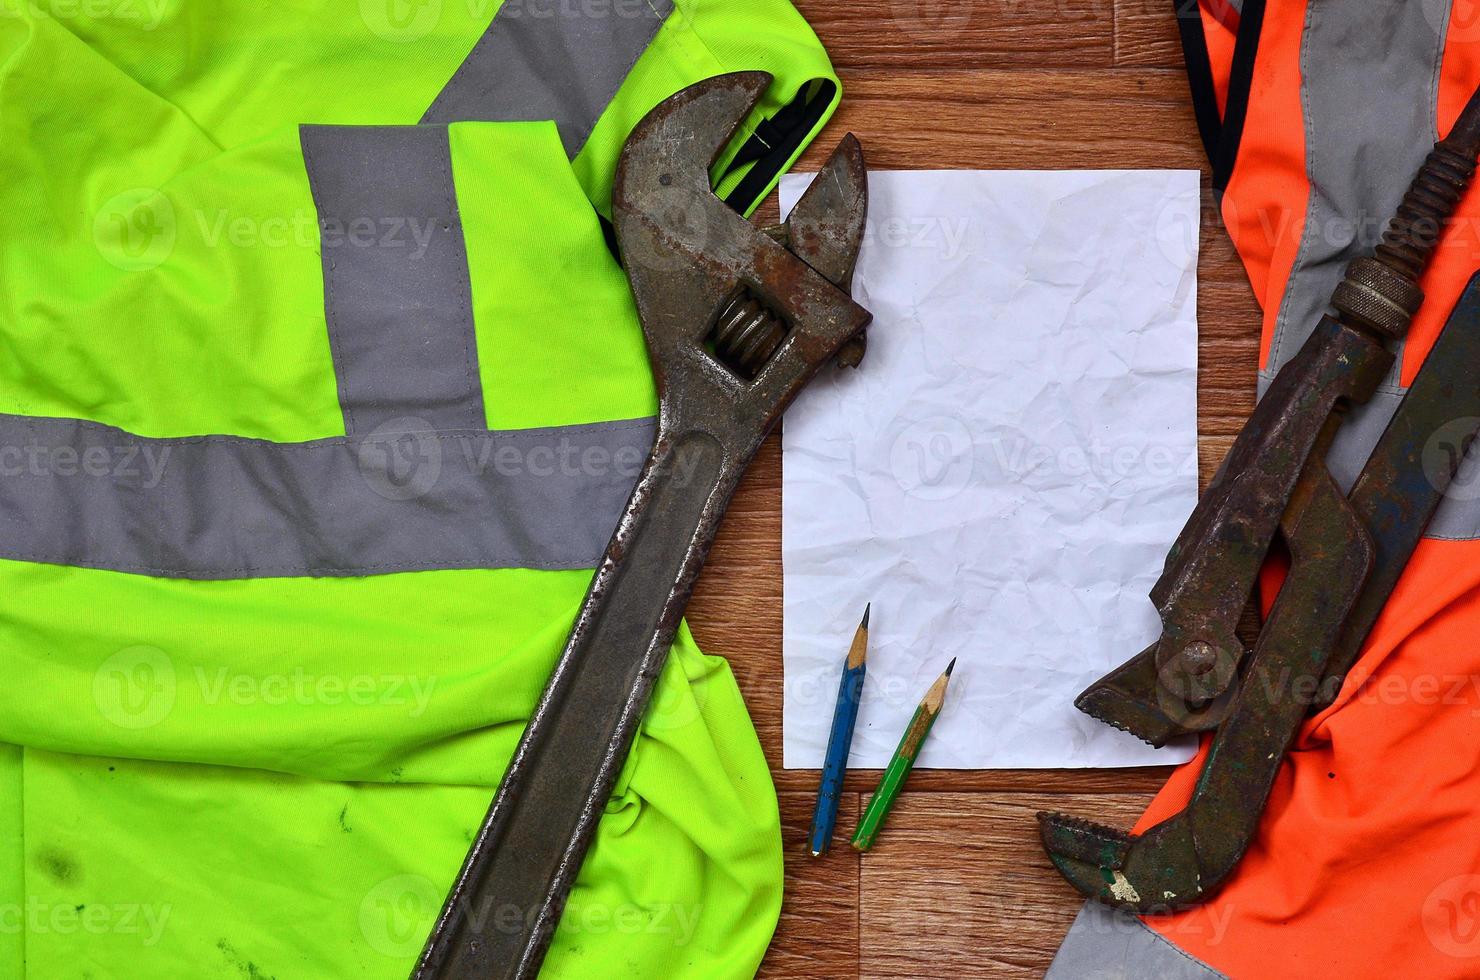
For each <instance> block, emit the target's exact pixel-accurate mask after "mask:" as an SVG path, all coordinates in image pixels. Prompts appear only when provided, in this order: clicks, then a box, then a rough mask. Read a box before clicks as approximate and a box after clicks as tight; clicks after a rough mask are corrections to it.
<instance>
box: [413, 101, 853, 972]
mask: <svg viewBox="0 0 1480 980" xmlns="http://www.w3.org/2000/svg"><path fill="white" fill-rule="evenodd" d="M770 83H771V76H770V75H767V74H765V73H762V72H744V73H739V74H732V75H721V76H718V77H716V78H712V79H709V80H708V81H705V82H701V83H699V84H697V85H694V86H691V87H690V88H687V89H684V90H683V91H681V92H679V93H678V94H677V95H674V96H673V97H672V98H670V99H668V100H666V101H665V102H663V103H662V104H660V105H659V106H658V107H657V108H655V109H654V110H653V111H652V112H651V113H649V114H648V116H647V117H646V118H645V119H643V121H642V122H641V123H639V124H638V126H637V128H636V129H634V130H633V132H632V135H631V137H630V138H629V139H628V141H627V145H626V147H625V149H624V150H623V152H622V156H621V161H620V163H619V164H618V168H617V175H616V181H615V184H614V187H613V195H612V219H613V224H614V225H615V227H616V233H617V241H618V244H619V246H620V250H621V254H622V260H623V264H624V265H625V266H626V269H627V275H628V279H629V280H630V282H631V286H632V292H633V296H634V298H635V299H636V303H637V311H638V316H639V319H640V320H641V322H642V330H643V335H644V338H645V340H646V342H647V348H648V354H649V359H650V361H651V363H652V369H653V374H654V378H655V380H656V382H657V389H658V395H659V411H658V434H657V439H656V442H655V444H654V447H653V451H652V454H651V456H650V457H649V458H648V462H647V465H646V467H645V468H644V470H643V472H642V475H641V477H640V478H639V479H638V482H637V486H636V488H635V489H634V490H633V493H632V497H631V499H630V500H629V501H628V504H627V508H626V510H625V512H624V513H623V515H622V518H621V520H620V522H619V524H618V526H617V529H616V533H615V535H614V536H613V538H612V541H611V544H610V545H609V546H608V548H607V553H606V555H605V557H604V558H603V559H602V562H601V565H600V567H599V568H598V569H597V570H596V574H595V576H594V578H593V579H592V583H591V586H590V591H589V592H588V593H587V595H586V599H585V602H584V604H583V605H582V607H581V610H580V613H579V614H578V616H577V618H576V621H575V625H574V627H573V628H572V630H571V633H570V637H569V639H568V640H567V641H566V646H565V649H564V651H563V652H562V653H561V655H560V659H559V660H558V662H557V663H556V666H555V670H554V672H553V673H552V674H551V677H550V680H549V682H548V683H547V685H546V687H545V691H544V693H543V695H541V698H540V701H539V704H538V705H537V707H536V709H535V712H534V715H533V717H532V718H531V719H530V722H529V725H528V726H527V728H526V729H525V732H524V736H523V738H522V739H521V741H520V743H519V747H518V748H517V750H516V751H515V754H514V757H513V760H512V761H511V762H510V764H509V767H508V769H507V770H506V772H505V774H504V778H503V781H502V783H501V784H500V786H499V789H498V792H497V794H496V796H495V798H494V802H493V806H492V808H491V809H490V810H489V813H488V816H487V817H486V819H485V820H484V823H483V825H482V827H481V828H480V829H479V831H478V833H477V836H476V837H475V838H474V841H473V844H472V848H471V850H470V851H469V854H468V857H467V860H466V862H465V863H464V865H463V868H462V870H461V872H460V873H459V874H458V877H457V879H456V881H455V882H454V884H453V886H452V889H451V891H450V893H449V895H448V897H447V901H446V904H445V905H444V907H443V910H442V913H441V916H440V917H439V919H438V921H437V924H436V926H435V927H434V929H433V931H432V934H431V937H430V939H429V940H428V943H427V946H426V948H425V950H424V952H423V954H422V957H421V960H420V961H419V963H418V965H417V967H416V970H415V972H414V973H413V977H414V978H416V980H431V978H457V980H474V978H477V980H490V978H532V977H534V976H536V975H537V974H538V972H539V969H540V965H541V963H542V962H543V960H544V957H545V952H546V950H547V949H548V947H549V943H550V939H551V937H552V936H553V934H554V932H555V928H556V926H557V925H558V924H559V921H560V916H561V912H562V910H563V909H564V906H565V901H566V897H567V896H568V895H569V893H570V889H571V887H572V886H573V885H574V883H575V879H576V875H577V873H578V872H579V871H580V868H581V864H582V861H583V860H584V857H585V854H586V851H587V849H588V848H589V847H590V845H591V843H592V840H593V837H594V836H595V833H596V827H597V823H598V821H599V819H600V817H601V814H602V813H603V812H604V810H605V808H606V805H607V802H608V801H609V800H610V798H611V794H612V790H613V787H614V786H615V785H616V782H617V778H618V776H619V774H620V773H621V771H622V769H623V767H624V765H625V763H626V759H627V755H628V751H629V750H630V748H631V746H632V741H633V738H634V737H635V735H636V732H637V726H638V723H639V721H640V719H641V717H642V714H643V711H644V709H645V708H646V706H647V703H648V700H649V696H650V695H651V693H652V689H653V685H654V683H655V682H656V681H657V678H658V675H659V674H660V673H661V671H662V669H663V665H664V663H665V661H666V659H667V656H668V649H669V646H670V645H671V644H672V642H673V637H674V634H675V632H676V631H677V629H678V625H679V620H680V617H681V616H682V615H683V611H684V607H685V606H686V605H687V604H688V600H689V596H690V595H691V594H692V592H693V588H694V584H695V581H696V580H697V578H698V576H699V572H700V570H701V568H702V567H703V564H704V559H705V556H706V555H707V554H708V552H709V548H710V545H711V544H712V543H713V541H714V535H715V532H716V530H717V528H718V525H719V521H720V519H721V517H722V516H723V514H724V511H725V509H726V507H727V506H728V504H729V502H730V498H731V497H732V495H733V494H734V492H735V489H736V487H737V486H738V484H739V482H740V478H741V476H742V475H743V474H744V472H745V469H746V467H747V466H748V465H749V463H750V461H751V459H753V458H754V456H755V453H756V451H757V450H758V449H759V448H760V446H761V443H762V442H763V441H764V440H765V438H766V436H767V435H768V434H769V433H770V431H771V430H772V429H773V428H774V427H775V425H776V423H777V422H778V421H779V420H780V418H781V415H782V412H783V411H784V410H785V409H786V407H787V406H788V405H789V404H790V403H791V401H792V400H793V399H794V398H795V397H796V396H797V394H798V393H800V392H801V390H802V389H803V388H804V387H806V385H807V383H808V382H810V381H811V380H812V378H813V377H815V376H816V374H817V373H818V372H819V371H820V370H822V369H823V368H824V367H826V366H827V365H828V364H830V363H833V362H835V361H841V362H843V363H851V364H854V365H856V364H857V362H858V360H859V359H861V357H862V351H863V348H862V343H861V340H862V336H863V331H864V329H865V328H866V327H867V326H868V324H869V322H870V320H871V319H872V317H871V315H870V314H869V312H868V311H867V310H865V309H863V308H862V307H861V306H859V305H858V304H857V303H855V302H853V300H852V298H851V296H850V295H849V292H848V289H849V286H850V285H851V279H852V273H853V267H854V264H855V262H856V261H857V259H858V252H859V249H860V247H861V245H862V242H863V228H864V219H865V216H866V212H867V204H868V179H867V173H866V170H865V167H864V161H863V153H862V150H861V148H860V147H859V145H858V141H857V140H855V139H854V138H853V137H852V136H849V137H847V138H846V139H844V140H843V142H842V144H841V145H840V146H839V148H838V150H837V152H836V153H834V154H833V157H832V159H831V160H830V161H829V162H828V164H827V166H826V167H825V168H824V169H823V170H822V172H821V173H820V174H819V175H818V176H817V178H816V180H815V181H814V182H813V184H812V186H811V188H810V189H809V190H808V191H807V193H806V194H805V195H804V196H803V198H802V200H801V201H799V202H798V204H797V206H796V208H795V209H794V210H793V212H792V214H791V216H790V218H789V220H788V221H787V222H786V223H785V224H784V225H782V226H780V227H779V228H774V229H766V230H763V229H760V228H757V227H756V226H754V225H752V224H751V223H750V222H748V221H747V220H745V219H744V218H743V217H741V216H740V215H739V214H737V213H735V212H734V211H732V210H730V209H729V208H728V207H727V206H726V205H725V204H724V203H723V202H721V201H720V200H719V198H717V197H716V196H715V195H714V192H713V190H712V189H711V184H710V174H711V171H712V169H713V167H714V165H715V163H716V162H717V161H718V160H719V158H720V155H721V153H722V152H723V150H724V147H725V146H726V145H727V144H728V142H729V141H730V140H731V139H732V138H733V137H734V136H735V134H736V133H737V132H738V131H739V129H740V126H741V124H742V123H743V121H744V120H745V118H746V116H747V115H748V114H749V113H750V111H751V110H752V109H753V108H754V107H755V105H756V104H757V103H758V102H759V100H760V98H761V95H762V94H763V93H764V92H765V90H766V88H767V87H768V86H769V85H770Z"/></svg>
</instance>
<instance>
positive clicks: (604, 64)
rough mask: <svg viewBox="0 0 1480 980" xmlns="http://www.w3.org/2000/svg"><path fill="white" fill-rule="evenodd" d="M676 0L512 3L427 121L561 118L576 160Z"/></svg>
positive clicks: (567, 144) (559, 123)
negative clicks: (597, 122)
mask: <svg viewBox="0 0 1480 980" xmlns="http://www.w3.org/2000/svg"><path fill="white" fill-rule="evenodd" d="M672 13H673V0H606V2H601V3H588V2H572V0H505V2H504V4H503V6H501V7H500V8H499V10H498V13H496V14H495V15H494V18H493V22H492V23H491V24H489V26H488V30H487V31H486V32H485V33H484V35H483V37H482V38H480V39H479V41H478V43H477V44H476V45H474V46H473V50H472V51H471V52H470V53H469V54H468V56H467V58H466V59H465V60H464V61H463V63H462V65H461V66H460V67H459V68H458V70H457V72H456V74H454V75H453V76H452V80H451V81H449V82H448V83H447V85H446V86H445V87H444V88H443V89H442V92H441V94H439V95H438V96H437V98H436V101H434V102H433V103H432V105H431V108H429V109H427V111H426V115H425V116H423V117H422V122H424V123H447V122H458V121H463V120H473V121H478V120H482V121H488V122H512V121H518V120H526V121H533V120H540V119H553V120H555V125H556V126H557V127H558V128H559V130H560V141H561V143H563V144H564V145H565V150H566V152H567V153H569V154H570V156H571V157H572V158H574V157H575V156H576V154H578V153H580V152H581V148H582V147H583V146H585V145H586V139H587V138H588V137H589V136H590V135H591V130H592V129H593V128H594V127H595V125H596V121H597V120H598V119H600V118H601V114H602V113H603V112H604V111H605V110H606V107H607V105H608V104H609V103H610V102H611V100H612V98H613V97H614V96H615V95H616V94H617V90H618V89H619V88H621V87H622V82H623V81H625V80H626V78H627V75H628V74H629V73H630V72H631V71H632V66H633V65H635V64H637V59H638V58H640V57H641V56H642V53H643V52H644V51H646V50H647V47H648V45H649V44H650V43H652V40H653V38H654V37H656V36H657V33H658V30H659V29H660V28H662V26H663V23H664V21H666V20H667V19H668V17H669V15H670V14H672Z"/></svg>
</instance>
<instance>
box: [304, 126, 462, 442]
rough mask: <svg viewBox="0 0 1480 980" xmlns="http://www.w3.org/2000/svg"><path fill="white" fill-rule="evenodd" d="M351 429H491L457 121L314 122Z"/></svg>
mask: <svg viewBox="0 0 1480 980" xmlns="http://www.w3.org/2000/svg"><path fill="white" fill-rule="evenodd" d="M299 136H300V140H301V142H302V145H303V160H304V164H305V165H306V166H307V169H308V180H309V184H310V186H311V188H312V190H313V200H314V205H315V207H316V208H317V209H318V216H319V244H320V252H321V253H322V255H323V267H324V319H325V321H326V322H327V324H328V327H329V349H330V351H331V354H332V356H333V359H334V372H335V374H336V376H337V377H338V381H339V404H340V408H341V409H342V410H343V411H344V431H345V434H347V435H351V436H355V435H363V434H365V433H367V432H370V431H372V430H374V429H375V428H376V427H377V426H380V425H383V424H384V423H386V422H388V421H390V420H392V419H398V418H402V417H405V416H413V417H415V418H418V419H420V420H422V422H424V423H426V424H427V425H429V426H431V427H432V428H433V429H479V428H483V427H484V412H483V389H482V385H481V384H480V382H479V379H478V346H477V339H476V337H475V336H474V332H473V296H472V289H471V286H470V285H469V283H468V254H467V249H466V247H465V246H464V244H463V233H462V221H461V219H460V218H459V217H458V211H457V194H456V191H455V189H454V187H453V183H452V157H451V151H450V150H449V148H448V144H447V127H446V126H303V127H301V128H300V130H299Z"/></svg>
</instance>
